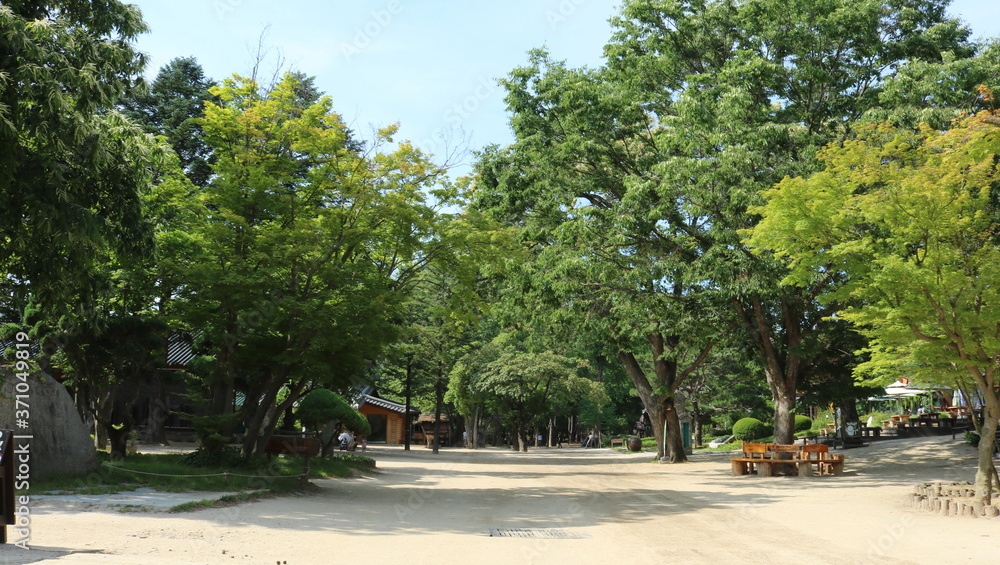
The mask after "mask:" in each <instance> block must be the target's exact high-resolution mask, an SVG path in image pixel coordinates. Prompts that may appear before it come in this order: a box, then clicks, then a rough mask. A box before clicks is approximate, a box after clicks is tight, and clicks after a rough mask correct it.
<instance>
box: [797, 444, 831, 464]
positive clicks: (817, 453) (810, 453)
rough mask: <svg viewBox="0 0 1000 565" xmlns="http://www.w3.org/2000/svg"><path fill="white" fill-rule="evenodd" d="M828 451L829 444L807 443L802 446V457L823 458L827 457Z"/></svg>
mask: <svg viewBox="0 0 1000 565" xmlns="http://www.w3.org/2000/svg"><path fill="white" fill-rule="evenodd" d="M829 453H830V446H829V445H825V444H822V443H818V444H807V445H803V446H802V459H810V460H817V461H820V460H823V459H827V454H829Z"/></svg>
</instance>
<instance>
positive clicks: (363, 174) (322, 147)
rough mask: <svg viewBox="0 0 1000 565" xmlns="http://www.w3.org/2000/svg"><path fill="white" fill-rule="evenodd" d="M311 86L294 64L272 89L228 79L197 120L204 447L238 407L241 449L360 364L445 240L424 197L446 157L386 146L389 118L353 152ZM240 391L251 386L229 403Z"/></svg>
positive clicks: (230, 424)
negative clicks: (208, 419)
mask: <svg viewBox="0 0 1000 565" xmlns="http://www.w3.org/2000/svg"><path fill="white" fill-rule="evenodd" d="M305 86H307V85H305ZM310 92H311V90H310V89H309V88H304V85H303V83H302V80H301V77H300V76H299V75H296V74H294V73H286V74H285V75H284V77H283V78H282V80H281V81H280V82H279V83H277V84H275V85H272V86H270V87H267V88H262V87H261V85H259V84H257V83H256V82H255V81H253V80H251V79H247V78H243V77H232V78H229V79H226V80H225V81H223V83H222V84H221V85H220V86H218V87H215V88H213V89H211V93H212V94H213V96H216V97H217V99H218V103H215V102H208V103H206V107H205V117H204V119H203V120H202V121H201V126H202V128H203V129H204V131H205V133H206V136H207V139H208V142H209V144H210V146H211V147H212V148H213V151H214V154H215V156H216V158H217V160H216V162H215V163H214V164H213V171H214V177H213V179H212V182H211V183H210V184H209V185H208V186H207V187H206V188H205V189H204V190H203V191H202V192H201V193H200V195H199V198H200V199H201V201H202V202H203V204H204V206H205V207H206V209H207V210H208V215H207V218H206V221H205V222H204V224H203V225H202V226H201V227H200V228H198V230H197V231H198V233H197V236H198V237H199V240H200V242H201V243H202V245H203V246H204V247H203V255H204V260H202V261H200V262H199V263H197V264H193V265H191V266H190V268H189V270H188V271H187V273H186V281H187V287H188V288H189V289H190V292H191V293H192V294H193V296H194V297H195V298H194V299H193V300H191V301H190V302H187V303H186V305H185V314H184V318H185V320H186V322H187V326H188V327H189V328H192V329H198V330H200V331H202V332H203V335H204V337H205V344H206V347H208V348H209V349H210V350H211V351H212V352H213V353H214V359H215V362H214V363H215V364H214V370H213V371H212V372H211V374H210V375H207V381H206V385H207V389H206V396H207V397H208V398H210V414H214V415H218V416H219V417H220V419H218V420H217V421H216V422H215V424H213V426H214V429H206V432H207V433H206V434H205V437H206V438H207V439H208V440H210V441H209V443H210V445H209V447H213V448H217V447H218V446H219V445H221V442H222V441H225V440H226V439H228V437H229V436H230V435H231V433H232V431H233V430H234V429H235V426H236V425H237V424H238V423H239V422H240V421H242V422H243V424H244V425H245V426H246V429H247V434H246V436H247V439H246V442H245V443H244V446H243V451H244V455H245V456H247V457H249V456H251V455H252V454H253V453H254V451H255V449H256V448H255V444H256V443H255V442H256V438H257V436H258V435H262V436H265V437H266V436H268V435H270V433H271V431H272V430H273V429H274V426H275V425H276V424H277V421H278V418H277V415H280V414H281V413H283V412H284V411H285V410H286V409H287V408H288V407H289V406H291V405H292V404H293V403H294V402H295V401H296V400H297V399H298V398H299V396H300V395H301V394H302V393H303V392H304V391H305V390H307V389H308V388H311V387H312V386H316V385H323V386H327V387H330V388H334V389H338V388H342V387H343V386H344V385H346V384H348V383H350V382H352V381H354V380H357V379H359V378H360V376H361V375H362V374H363V367H364V365H365V363H366V361H367V360H368V359H373V358H375V357H376V356H377V354H378V353H379V351H380V350H381V347H382V346H383V345H385V344H386V343H388V342H390V341H391V340H392V339H393V337H394V336H395V335H396V330H395V326H394V324H393V323H392V322H393V319H394V317H395V316H396V314H397V311H398V309H399V308H400V305H401V304H402V303H403V301H404V300H405V297H406V294H407V292H408V290H409V289H410V288H411V287H412V285H413V284H414V283H415V281H416V279H417V274H418V273H419V271H420V269H421V268H422V267H423V266H424V265H426V264H428V263H429V262H430V261H432V260H433V258H434V257H436V256H437V255H439V254H443V253H444V251H443V250H444V249H446V248H448V246H447V245H446V244H445V243H443V240H444V237H443V236H442V235H441V234H442V233H443V232H444V231H446V230H445V228H444V227H443V226H442V225H441V221H442V220H441V216H440V215H439V213H438V210H437V206H438V204H437V202H432V201H431V196H432V195H433V196H435V197H437V198H447V197H448V195H449V194H451V189H450V188H448V187H445V186H444V185H442V184H441V182H440V181H441V178H442V175H443V170H442V169H440V168H439V167H436V166H435V165H434V164H433V163H431V162H430V161H429V160H428V159H427V157H426V156H424V155H423V154H421V153H420V152H419V151H417V150H416V149H414V148H413V147H412V146H411V145H409V144H408V143H400V144H399V145H398V147H397V148H396V149H395V150H393V151H391V152H389V151H385V150H384V147H385V146H386V145H387V144H389V143H391V142H392V135H393V134H394V133H395V131H396V127H395V126H392V127H388V128H385V129H383V130H381V131H380V132H379V134H378V136H379V137H378V138H377V139H376V140H374V141H373V143H372V145H371V146H370V148H369V149H368V152H366V153H359V152H358V151H357V150H356V149H357V145H356V144H352V143H351V142H350V140H349V135H348V133H347V129H346V127H345V126H344V124H343V122H342V121H341V119H340V117H339V116H338V115H337V114H336V113H334V112H333V111H332V109H331V101H330V99H329V98H328V97H325V96H324V97H320V98H318V99H317V100H315V101H313V100H311V94H309V93H310ZM303 96H306V98H305V99H304V98H303ZM238 391H239V392H242V393H243V396H244V397H245V399H246V400H245V401H244V402H243V404H242V406H240V407H239V409H238V411H237V413H235V414H233V415H232V416H225V415H226V414H227V413H229V412H230V411H231V409H232V406H233V404H234V399H235V395H236V393H237V392H238ZM282 391H285V392H282ZM279 393H280V394H281V400H280V401H279V400H278V399H279ZM286 393H287V394H286Z"/></svg>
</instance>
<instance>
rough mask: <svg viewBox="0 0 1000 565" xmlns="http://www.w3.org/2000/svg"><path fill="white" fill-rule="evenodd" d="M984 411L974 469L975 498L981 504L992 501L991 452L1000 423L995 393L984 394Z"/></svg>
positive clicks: (994, 446) (992, 469) (999, 405)
mask: <svg viewBox="0 0 1000 565" xmlns="http://www.w3.org/2000/svg"><path fill="white" fill-rule="evenodd" d="M983 396H985V397H986V410H985V414H984V416H983V425H982V427H981V429H980V431H979V461H978V465H977V467H976V498H977V499H978V500H980V501H982V503H983V504H990V502H992V499H993V473H994V466H993V452H994V450H995V449H996V438H997V422H998V421H1000V402H997V394H996V392H993V391H991V392H989V393H984V394H983Z"/></svg>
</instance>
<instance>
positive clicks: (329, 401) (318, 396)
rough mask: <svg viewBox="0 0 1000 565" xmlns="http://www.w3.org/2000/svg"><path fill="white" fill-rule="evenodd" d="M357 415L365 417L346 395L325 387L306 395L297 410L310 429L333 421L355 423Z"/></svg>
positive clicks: (297, 415)
mask: <svg viewBox="0 0 1000 565" xmlns="http://www.w3.org/2000/svg"><path fill="white" fill-rule="evenodd" d="M355 415H356V416H357V418H363V417H362V416H361V415H360V414H357V410H355V409H354V408H353V407H351V404H350V403H349V402H347V400H345V399H344V397H342V396H340V395H339V394H337V393H335V392H333V391H330V390H326V389H323V388H318V389H316V390H313V391H311V392H310V393H309V394H307V395H305V396H304V397H303V398H302V400H301V401H299V408H298V410H296V412H295V416H296V417H298V419H299V421H300V422H302V425H303V426H305V427H306V428H308V429H310V430H316V429H319V428H321V427H322V426H323V424H325V423H327V422H333V421H336V422H342V423H345V424H346V423H348V422H352V423H353V422H354V421H355V420H357V418H356V417H355ZM348 427H350V426H348Z"/></svg>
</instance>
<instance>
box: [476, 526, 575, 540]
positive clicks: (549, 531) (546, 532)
mask: <svg viewBox="0 0 1000 565" xmlns="http://www.w3.org/2000/svg"><path fill="white" fill-rule="evenodd" d="M490 537H493V538H535V539H582V538H589V537H590V536H589V535H588V534H585V533H582V532H567V531H566V530H560V529H557V528H490Z"/></svg>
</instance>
